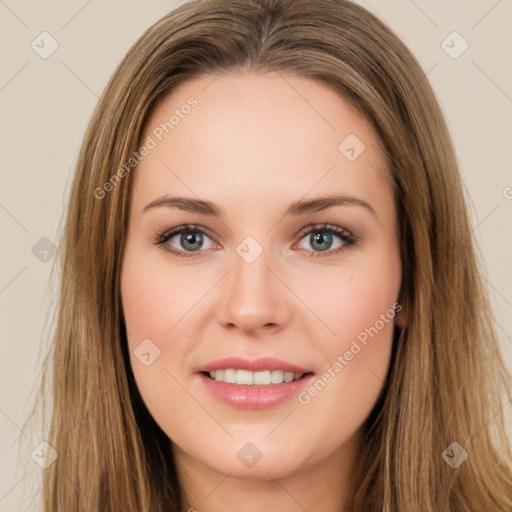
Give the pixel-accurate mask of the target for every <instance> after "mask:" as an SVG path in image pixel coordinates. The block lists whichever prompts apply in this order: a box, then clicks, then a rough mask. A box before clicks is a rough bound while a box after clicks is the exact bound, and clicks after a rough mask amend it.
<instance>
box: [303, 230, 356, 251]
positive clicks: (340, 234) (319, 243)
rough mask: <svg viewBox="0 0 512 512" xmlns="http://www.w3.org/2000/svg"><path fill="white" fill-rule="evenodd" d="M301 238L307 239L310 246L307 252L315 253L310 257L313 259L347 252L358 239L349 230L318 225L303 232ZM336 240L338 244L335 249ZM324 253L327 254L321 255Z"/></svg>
mask: <svg viewBox="0 0 512 512" xmlns="http://www.w3.org/2000/svg"><path fill="white" fill-rule="evenodd" d="M300 236H301V237H302V238H301V240H303V239H306V241H307V243H308V244H309V247H306V248H305V250H311V251H313V252H312V253H311V255H310V257H312V258H318V257H320V258H321V257H327V256H332V255H334V254H338V253H339V252H341V251H342V250H345V249H346V248H347V246H351V245H355V244H356V239H355V238H354V237H353V236H352V235H351V234H350V233H349V232H348V231H347V230H345V229H343V228H340V227H339V226H333V225H330V224H316V225H315V226H312V227H309V228H305V229H304V230H302V231H301V233H300ZM336 238H337V239H338V243H337V245H336V246H335V247H334V248H333V247H332V246H333V243H336V241H335V239H336ZM329 249H332V250H329ZM326 251H328V252H326ZM322 252H326V254H325V255H324V254H321V253H322ZM319 253H320V254H319Z"/></svg>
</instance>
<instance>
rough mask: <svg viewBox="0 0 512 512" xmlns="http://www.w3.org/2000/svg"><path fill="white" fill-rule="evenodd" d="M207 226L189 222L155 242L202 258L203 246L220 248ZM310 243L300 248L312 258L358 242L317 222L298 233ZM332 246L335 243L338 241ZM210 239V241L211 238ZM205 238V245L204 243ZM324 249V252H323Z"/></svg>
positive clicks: (174, 251) (176, 252) (185, 255)
mask: <svg viewBox="0 0 512 512" xmlns="http://www.w3.org/2000/svg"><path fill="white" fill-rule="evenodd" d="M207 232H208V230H207V229H206V228H203V227H201V226H198V225H196V224H186V225H183V226H179V227H176V228H173V229H171V230H168V231H165V232H164V233H161V234H159V235H157V237H156V238H155V239H154V241H153V243H154V244H155V245H158V246H160V247H162V249H163V250H165V251H166V252H168V253H171V254H173V255H174V256H177V257H180V258H200V257H201V255H200V253H201V249H212V248H219V247H220V246H219V245H218V244H217V243H216V242H214V241H213V240H212V237H211V236H210V235H209V234H208V233H207ZM299 236H300V237H301V238H300V240H299V244H300V241H302V240H303V239H306V242H307V243H308V244H309V246H310V247H306V248H300V249H301V250H307V251H310V252H311V254H310V257H311V258H318V257H327V256H332V255H335V254H338V253H339V252H341V251H342V250H345V249H346V248H347V247H348V246H351V245H355V244H356V242H357V241H356V239H355V238H354V237H353V236H352V235H351V234H350V233H349V232H348V231H347V230H345V229H343V228H340V227H339V226H333V225H331V224H316V225H314V226H311V227H308V228H304V229H303V230H302V231H301V232H300V235H299ZM336 239H337V240H338V241H337V245H335V247H334V249H333V247H332V246H333V243H334V244H336ZM208 241H209V242H208ZM205 242H208V243H206V246H205ZM322 253H325V254H322Z"/></svg>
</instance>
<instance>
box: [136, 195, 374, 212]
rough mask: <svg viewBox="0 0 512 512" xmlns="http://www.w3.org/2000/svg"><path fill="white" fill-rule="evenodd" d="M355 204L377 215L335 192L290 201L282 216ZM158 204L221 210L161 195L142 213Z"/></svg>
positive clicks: (190, 209)
mask: <svg viewBox="0 0 512 512" xmlns="http://www.w3.org/2000/svg"><path fill="white" fill-rule="evenodd" d="M344 205H355V206H361V207H363V208H365V209H366V210H368V211H369V212H370V213H371V214H372V215H374V216H375V217H377V214H376V212H375V210H374V209H373V208H372V206H371V205H370V204H369V203H367V202H366V201H364V200H362V199H359V198H357V197H354V196H350V195H345V194H335V195H330V196H324V197H318V198H315V199H310V200H307V201H304V200H300V201H295V202H293V203H291V204H290V205H289V206H288V208H287V209H286V211H285V212H284V214H283V216H284V217H286V216H289V215H292V216H297V215H304V214H305V213H314V212H318V211H321V210H325V209H327V208H331V207H333V206H344ZM160 206H166V207H175V208H179V209H180V210H185V211H188V212H194V213H202V214H204V215H211V216H213V217H218V218H222V216H223V211H222V209H221V208H219V207H218V206H217V205H216V204H215V203H213V202H211V201H203V200H202V199H194V198H189V197H169V196H162V197H159V198H158V199H155V200H154V201H151V203H149V204H147V205H146V206H145V207H144V210H143V213H145V212H147V211H148V210H152V209H153V208H157V207H160Z"/></svg>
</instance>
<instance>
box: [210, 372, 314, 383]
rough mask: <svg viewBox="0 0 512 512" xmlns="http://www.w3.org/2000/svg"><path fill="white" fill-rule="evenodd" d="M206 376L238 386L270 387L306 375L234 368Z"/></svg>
mask: <svg viewBox="0 0 512 512" xmlns="http://www.w3.org/2000/svg"><path fill="white" fill-rule="evenodd" d="M205 374H208V375H209V376H210V378H211V379H213V380H216V381H217V382H225V383H227V384H237V385H239V386H270V385H273V384H282V383H283V382H293V381H296V380H299V379H301V378H302V377H303V376H304V375H305V374H304V373H293V372H285V371H284V370H263V371H258V372H253V371H250V370H241V369H234V368H227V369H225V370H214V371H210V372H205Z"/></svg>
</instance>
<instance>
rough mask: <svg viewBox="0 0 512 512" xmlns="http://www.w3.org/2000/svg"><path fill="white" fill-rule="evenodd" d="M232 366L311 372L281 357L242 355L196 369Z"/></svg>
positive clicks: (237, 367)
mask: <svg viewBox="0 0 512 512" xmlns="http://www.w3.org/2000/svg"><path fill="white" fill-rule="evenodd" d="M228 368H233V369H237V370H250V371H252V372H258V371H263V370H283V371H285V372H293V373H311V370H306V369H305V368H302V367H300V366H298V365H296V364H293V363H289V362H287V361H283V360H282V359H275V358H273V357H261V358H258V359H244V358H243V357H226V358H224V359H218V360H216V361H212V362H211V363H207V364H205V365H203V366H201V367H199V368H198V369H197V371H198V372H211V371H214V370H226V369H228Z"/></svg>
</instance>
